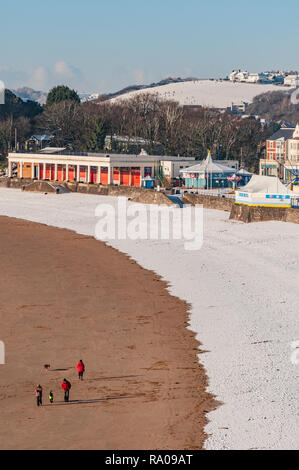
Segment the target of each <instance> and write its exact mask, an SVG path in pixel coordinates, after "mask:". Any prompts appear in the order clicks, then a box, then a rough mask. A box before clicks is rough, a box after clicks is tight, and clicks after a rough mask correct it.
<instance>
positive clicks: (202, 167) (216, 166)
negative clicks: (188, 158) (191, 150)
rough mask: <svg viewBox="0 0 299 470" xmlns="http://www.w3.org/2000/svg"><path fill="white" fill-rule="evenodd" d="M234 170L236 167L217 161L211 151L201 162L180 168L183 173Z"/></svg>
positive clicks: (226, 171)
mask: <svg viewBox="0 0 299 470" xmlns="http://www.w3.org/2000/svg"><path fill="white" fill-rule="evenodd" d="M234 171H235V169H234V168H232V167H230V166H227V165H222V164H221V163H215V162H214V160H213V159H212V157H211V152H208V156H207V158H206V159H205V160H203V161H202V162H201V163H198V164H197V165H193V166H189V167H188V168H184V169H183V170H180V172H181V173H233V172H234Z"/></svg>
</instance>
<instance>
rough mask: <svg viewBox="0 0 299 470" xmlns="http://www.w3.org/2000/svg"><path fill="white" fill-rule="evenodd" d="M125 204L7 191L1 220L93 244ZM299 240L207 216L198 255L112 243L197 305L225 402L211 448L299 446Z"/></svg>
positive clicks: (295, 231) (290, 230)
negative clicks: (66, 232) (99, 214)
mask: <svg viewBox="0 0 299 470" xmlns="http://www.w3.org/2000/svg"><path fill="white" fill-rule="evenodd" d="M116 202H117V199H116V198H112V197H105V196H103V197H102V196H93V195H80V194H63V195H54V194H48V195H44V194H38V193H29V192H28V193H27V192H21V191H20V190H17V189H4V188H1V189H0V215H6V216H9V217H17V218H22V219H27V220H31V221H33V222H40V223H45V224H48V225H53V226H56V227H61V228H67V229H70V230H75V231H76V232H78V233H81V234H84V235H92V236H94V234H95V226H96V222H97V219H96V218H95V208H96V207H97V205H98V204H99V203H103V204H107V203H109V204H112V205H115V206H116ZM177 210H180V209H177ZM298 237H299V225H296V224H290V223H283V222H263V223H254V224H243V223H240V222H235V221H230V220H229V219H228V213H226V212H221V211H214V210H205V212H204V244H203V247H202V248H201V249H200V250H198V251H186V250H185V249H184V242H183V241H178V240H163V241H157V240H156V241H153V240H140V241H132V240H118V241H117V240H114V241H111V242H110V244H111V245H112V246H114V247H115V248H117V249H119V250H120V251H122V252H125V253H128V254H129V255H130V256H131V257H132V258H133V259H135V260H136V261H137V262H138V263H139V264H140V265H142V266H143V267H145V268H147V269H151V270H153V271H155V272H156V273H157V274H159V275H160V276H162V278H164V279H165V280H166V281H168V283H169V290H170V292H171V293H172V294H173V295H175V296H177V297H179V298H181V299H183V300H186V301H187V302H189V303H190V304H191V329H192V330H194V331H196V332H197V333H198V339H199V340H200V342H201V343H202V349H203V350H204V351H205V352H204V353H203V354H201V355H200V356H199V358H200V361H201V362H202V363H203V365H204V366H205V368H206V370H207V374H208V377H209V380H210V387H209V390H210V391H211V392H212V393H213V394H214V395H215V396H216V399H217V400H219V401H220V402H222V405H221V406H219V407H218V408H217V409H216V410H215V411H213V412H211V413H210V414H209V416H208V417H209V420H210V422H209V424H208V426H207V428H206V431H207V433H208V434H209V436H210V437H209V438H208V440H207V442H206V448H207V449H296V448H298V409H297V396H298V388H297V380H298V378H297V376H298V365H296V364H294V361H292V360H291V356H292V352H293V351H292V343H293V342H294V341H296V340H299V329H298V310H299V296H298V282H299V250H298ZM2 269H4V267H2Z"/></svg>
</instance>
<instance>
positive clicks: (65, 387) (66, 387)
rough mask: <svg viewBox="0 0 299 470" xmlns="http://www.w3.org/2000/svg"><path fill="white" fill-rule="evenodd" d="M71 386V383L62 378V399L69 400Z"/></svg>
mask: <svg viewBox="0 0 299 470" xmlns="http://www.w3.org/2000/svg"><path fill="white" fill-rule="evenodd" d="M71 386H72V385H71V383H70V382H69V381H68V380H66V379H63V382H62V384H61V388H62V390H64V401H69V398H70V389H71Z"/></svg>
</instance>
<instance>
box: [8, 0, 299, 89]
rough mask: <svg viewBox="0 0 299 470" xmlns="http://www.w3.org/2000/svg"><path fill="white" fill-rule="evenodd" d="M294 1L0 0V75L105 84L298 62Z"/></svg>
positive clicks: (16, 82)
mask: <svg viewBox="0 0 299 470" xmlns="http://www.w3.org/2000/svg"><path fill="white" fill-rule="evenodd" d="M298 17H299V2H298V0H284V1H283V2H282V1H281V0H279V1H278V0H81V1H79V0H43V1H41V0H0V20H1V24H0V80H3V81H4V83H5V85H6V87H7V88H18V87H22V86H29V87H32V88H34V89H36V90H45V91H47V90H48V89H49V88H51V87H52V86H55V85H58V84H66V85H68V86H70V87H72V88H74V89H76V90H77V91H78V92H80V93H82V92H88V93H91V92H93V93H94V92H97V93H107V92H113V91H117V90H119V89H121V88H123V87H125V86H128V85H133V84H137V83H138V84H149V83H152V82H154V81H159V80H161V79H162V78H165V77H168V76H172V77H190V76H192V77H197V78H219V77H225V76H227V75H228V74H229V73H230V72H231V71H232V70H233V69H235V68H241V69H246V70H248V71H251V72H259V71H264V70H273V69H274V70H276V69H285V70H290V69H293V70H294V69H295V70H298V69H299V54H298V46H299V28H298Z"/></svg>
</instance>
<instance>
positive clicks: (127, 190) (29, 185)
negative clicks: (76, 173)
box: [0, 178, 173, 206]
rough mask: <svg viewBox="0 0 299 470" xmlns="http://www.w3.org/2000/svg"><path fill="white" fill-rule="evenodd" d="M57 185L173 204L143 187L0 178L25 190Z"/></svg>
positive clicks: (1, 184) (43, 189)
mask: <svg viewBox="0 0 299 470" xmlns="http://www.w3.org/2000/svg"><path fill="white" fill-rule="evenodd" d="M51 184H53V185H56V186H57V185H59V186H63V187H64V188H66V189H68V190H69V191H70V192H77V193H82V194H98V195H100V196H125V197H128V198H129V199H130V200H131V201H133V202H140V203H143V204H164V205H167V206H173V202H172V201H170V200H169V199H168V197H167V196H165V194H164V193H162V192H157V191H154V190H152V189H144V188H139V187H135V186H134V187H133V186H110V185H100V184H87V183H65V182H57V181H56V182H54V181H52V182H47V181H43V180H40V181H32V179H25V178H22V179H19V178H2V179H1V180H0V187H5V188H20V189H23V190H25V191H36V192H56V191H55V188H53V187H52V186H51Z"/></svg>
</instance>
